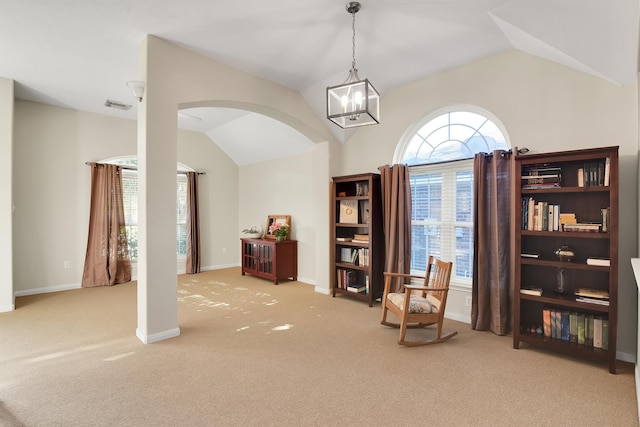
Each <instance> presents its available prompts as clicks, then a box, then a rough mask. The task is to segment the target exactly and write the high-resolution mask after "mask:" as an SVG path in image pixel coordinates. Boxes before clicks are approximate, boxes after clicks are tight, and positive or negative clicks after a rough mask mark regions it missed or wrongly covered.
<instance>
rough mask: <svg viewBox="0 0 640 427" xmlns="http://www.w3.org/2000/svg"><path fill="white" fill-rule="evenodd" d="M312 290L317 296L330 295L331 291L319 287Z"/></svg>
mask: <svg viewBox="0 0 640 427" xmlns="http://www.w3.org/2000/svg"><path fill="white" fill-rule="evenodd" d="M314 290H315V291H316V292H317V293H319V294H323V295H331V289H327V288H323V287H321V286H317V285H316V287H315V288H314Z"/></svg>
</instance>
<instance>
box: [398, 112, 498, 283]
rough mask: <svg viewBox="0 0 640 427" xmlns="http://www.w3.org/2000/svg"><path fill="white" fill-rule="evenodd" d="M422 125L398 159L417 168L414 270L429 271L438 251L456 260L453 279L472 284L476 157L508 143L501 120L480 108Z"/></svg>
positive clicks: (413, 211)
mask: <svg viewBox="0 0 640 427" xmlns="http://www.w3.org/2000/svg"><path fill="white" fill-rule="evenodd" d="M422 123H423V124H422V125H421V126H420V125H419V129H418V131H417V132H416V133H415V134H412V135H409V137H408V139H407V140H406V141H404V142H401V146H400V148H401V150H399V153H400V158H399V159H397V160H399V162H400V163H405V164H408V165H409V166H411V168H410V184H411V199H412V207H411V208H412V209H411V232H412V242H411V245H412V247H411V272H412V273H413V274H421V273H424V271H425V270H426V263H427V259H428V258H429V255H433V256H435V257H438V258H441V259H444V260H447V261H453V271H452V274H451V281H452V283H456V284H459V285H468V286H471V278H472V274H473V157H474V155H475V153H479V152H486V153H489V152H492V151H494V150H497V149H507V148H508V146H507V143H506V140H505V137H504V136H503V133H502V132H501V131H500V130H499V128H498V127H497V126H496V124H495V123H494V122H492V121H491V120H490V119H488V118H487V117H485V116H484V115H482V114H478V113H476V112H469V111H449V112H445V113H442V112H440V113H439V114H433V115H430V116H429V117H427V118H425V120H424V121H423V122H422Z"/></svg>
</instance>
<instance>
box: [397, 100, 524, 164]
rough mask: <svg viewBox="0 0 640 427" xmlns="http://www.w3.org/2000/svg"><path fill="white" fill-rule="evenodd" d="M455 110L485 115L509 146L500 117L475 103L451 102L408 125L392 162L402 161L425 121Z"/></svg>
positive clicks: (506, 133) (427, 121) (507, 134)
mask: <svg viewBox="0 0 640 427" xmlns="http://www.w3.org/2000/svg"><path fill="white" fill-rule="evenodd" d="M457 111H467V112H469V113H475V114H481V115H483V116H485V117H486V118H487V119H489V120H491V121H492V122H493V124H494V125H496V127H497V128H498V129H499V130H500V132H502V136H504V140H505V142H506V143H507V146H509V147H511V144H510V143H509V141H510V140H511V139H510V138H509V133H508V132H507V129H506V128H505V127H504V125H503V124H502V122H501V121H500V119H498V118H497V117H496V116H495V115H493V114H492V113H491V112H489V111H487V110H485V109H484V108H482V107H478V106H476V105H471V104H451V105H448V106H446V107H442V108H438V109H437V110H434V111H432V112H431V113H429V114H427V115H426V116H424V117H423V118H421V119H420V120H418V121H416V122H414V123H413V124H412V125H411V126H409V127H408V128H407V130H406V131H405V132H404V133H403V134H402V136H401V137H400V140H399V142H398V144H397V145H396V149H395V151H394V153H393V162H394V163H403V160H404V154H405V152H406V151H407V149H408V148H409V144H411V141H412V139H413V137H414V136H415V135H416V134H417V133H418V131H419V130H420V129H422V127H423V126H424V125H426V124H427V123H429V122H430V121H431V120H433V119H435V118H436V117H438V116H441V115H443V114H447V113H455V112H457ZM460 160H467V159H460ZM454 161H455V160H454Z"/></svg>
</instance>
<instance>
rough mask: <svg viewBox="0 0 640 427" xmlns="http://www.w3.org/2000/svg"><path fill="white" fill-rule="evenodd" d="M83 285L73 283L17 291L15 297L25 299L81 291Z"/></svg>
mask: <svg viewBox="0 0 640 427" xmlns="http://www.w3.org/2000/svg"><path fill="white" fill-rule="evenodd" d="M81 287H82V285H81V284H80V283H71V284H68V285H56V286H47V287H46V288H33V289H27V290H24V291H16V292H15V293H14V295H15V296H16V297H23V296H27V295H37V294H48V293H49V292H60V291H69V290H72V289H80V288H81Z"/></svg>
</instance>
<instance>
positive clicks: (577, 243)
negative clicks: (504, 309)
mask: <svg viewBox="0 0 640 427" xmlns="http://www.w3.org/2000/svg"><path fill="white" fill-rule="evenodd" d="M515 151H517V150H515ZM607 163H608V165H607ZM544 168H550V169H547V171H551V172H550V173H548V175H550V178H546V179H538V178H536V179H532V178H526V177H528V176H529V177H530V176H531V175H532V174H533V175H535V173H539V175H543V174H545V173H547V172H546V171H545V170H544ZM513 169H514V170H513V177H514V180H513V182H514V185H513V186H512V189H511V192H512V197H513V198H512V200H513V204H512V218H513V222H512V229H513V233H512V236H513V241H512V248H513V249H512V253H511V257H512V260H511V261H512V262H511V266H512V271H511V273H512V275H511V277H512V280H513V286H512V289H514V295H513V303H514V305H513V347H514V348H516V349H517V348H519V347H520V344H521V343H526V344H529V345H533V346H536V347H542V348H545V349H549V350H553V351H556V352H559V353H564V354H568V355H571V356H575V357H580V358H584V359H588V360H594V361H601V362H607V363H608V366H609V372H611V373H615V372H616V338H617V326H618V147H605V148H596V149H585V150H575V151H565V152H555V153H545V154H525V155H516V157H515V159H514V162H513ZM555 171H558V172H559V173H558V175H560V177H559V179H558V182H557V184H556V185H555V186H554V185H553V181H554V178H553V176H554V175H556V173H555ZM605 178H606V179H607V180H608V185H605ZM536 183H537V184H538V185H536ZM527 184H528V185H527ZM531 199H533V200H534V202H533V203H531V202H530V200H531ZM540 202H542V205H540ZM545 202H546V203H547V205H551V206H553V207H555V206H559V207H560V209H559V212H560V213H561V214H567V213H569V214H571V213H574V214H575V217H576V220H577V222H578V223H582V224H587V223H601V224H602V223H603V220H602V218H603V212H602V209H607V208H608V210H607V211H606V214H607V215H608V221H607V220H606V219H605V221H604V223H605V229H606V230H603V229H602V227H601V228H600V229H598V230H595V231H594V230H591V231H575V230H574V231H564V230H563V226H562V224H558V225H557V231H549V230H548V229H549V222H546V225H547V230H540V227H537V224H538V222H539V221H535V220H533V224H535V225H533V226H531V227H530V226H529V224H530V223H531V221H532V215H534V214H535V212H536V209H535V206H536V205H537V206H538V211H540V210H542V212H543V214H542V215H541V217H544V214H545V213H546V214H548V209H545V208H544V203H545ZM532 209H533V210H532ZM551 210H552V213H553V211H554V208H552V209H551ZM555 210H556V211H557V208H555ZM529 212H533V214H532V215H530V214H529ZM554 216H555V215H554ZM569 217H571V215H569ZM565 220H566V219H565ZM541 221H542V224H543V225H545V221H544V220H542V219H541ZM547 221H551V224H552V226H551V229H552V230H553V228H554V226H555V224H554V218H553V216H551V217H548V218H547ZM555 221H556V222H558V217H557V216H556V217H555ZM574 227H576V226H574ZM591 227H593V226H591ZM530 228H533V229H530ZM536 228H537V229H536ZM542 228H544V227H542ZM584 228H585V229H586V228H588V226H585V227H584ZM596 228H597V227H596ZM563 246H567V247H568V250H569V252H568V253H569V255H571V253H572V254H573V257H572V259H571V260H570V261H567V260H566V259H565V260H561V259H560V257H559V256H558V254H557V253H556V251H557V250H558V249H559V248H561V247H563ZM565 249H566V248H565ZM563 253H564V254H567V251H566V250H565V251H564V252H563ZM588 258H605V259H609V264H610V265H609V266H599V265H590V264H588V263H587V259H588ZM590 262H591V261H590ZM560 285H563V286H560ZM525 287H535V288H540V289H542V294H541V295H539V296H538V295H529V294H524V293H521V291H520V290H521V288H525ZM578 288H590V289H597V290H601V291H605V292H608V293H609V305H608V306H607V305H600V304H594V303H586V302H580V301H577V299H576V295H575V294H574V292H575V290H576V289H578ZM560 290H564V292H559V291H560ZM545 311H548V312H550V313H551V320H550V322H551V324H550V325H548V326H546V328H547V330H546V331H545V318H546V317H548V316H547V313H545ZM554 313H558V314H557V316H558V317H557V319H558V320H557V322H558V323H559V326H558V328H557V329H558V330H557V332H556V333H555V334H554V331H553V318H554ZM574 316H575V317H574ZM572 317H573V318H572ZM583 317H584V318H586V319H589V318H590V317H593V318H594V319H596V324H597V322H598V319H600V321H606V322H605V330H604V333H605V334H607V338H608V340H607V341H608V348H607V349H603V348H597V347H596V346H594V345H591V343H590V342H589V341H588V340H587V343H585V344H583V343H582V342H578V341H579V340H578V336H580V333H578V332H576V331H577V330H578V329H579V328H578V326H579V325H580V322H582V320H581V319H582V318H583ZM563 318H564V320H563ZM574 319H575V325H576V326H575V327H574V324H572V323H573V322H574ZM563 321H567V322H568V323H569V334H566V329H564V328H563V326H564V325H562V323H563ZM547 323H548V322H547ZM587 323H588V322H587ZM538 327H540V328H542V332H543V333H542V334H540V333H539V331H536V330H535V329H537V328H538ZM607 327H608V328H607ZM532 328H533V329H532ZM606 329H608V333H607V330H606ZM563 330H564V331H565V332H564V333H563V332H562V331H563ZM547 335H551V336H547ZM554 335H556V336H557V337H554ZM567 335H568V336H567ZM580 341H581V340H580ZM596 344H599V343H596ZM605 345H606V343H605Z"/></svg>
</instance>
